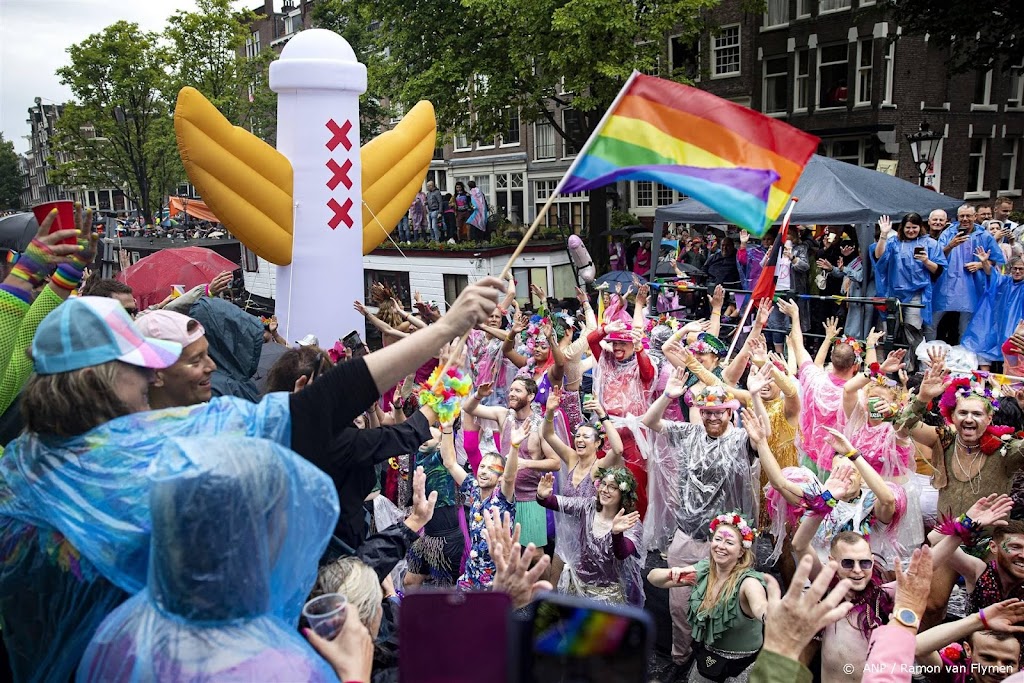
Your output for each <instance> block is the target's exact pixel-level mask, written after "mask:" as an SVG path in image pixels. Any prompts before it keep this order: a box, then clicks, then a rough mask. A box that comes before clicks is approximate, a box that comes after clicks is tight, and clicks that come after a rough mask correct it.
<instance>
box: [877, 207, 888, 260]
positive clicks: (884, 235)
mask: <svg viewBox="0 0 1024 683" xmlns="http://www.w3.org/2000/svg"><path fill="white" fill-rule="evenodd" d="M878 228H879V236H878V242H877V243H876V244H875V260H876V261H877V260H878V259H880V258H882V255H883V254H884V253H885V250H886V248H887V245H888V244H889V236H890V235H891V234H892V219H891V218H889V217H888V216H882V217H880V218H879V219H878Z"/></svg>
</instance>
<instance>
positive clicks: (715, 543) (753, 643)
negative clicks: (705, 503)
mask: <svg viewBox="0 0 1024 683" xmlns="http://www.w3.org/2000/svg"><path fill="white" fill-rule="evenodd" d="M711 534H712V536H711V543H710V545H709V549H708V551H709V552H708V555H709V556H708V559H706V560H701V561H700V562H698V563H697V564H695V565H690V566H686V567H668V568H665V569H654V570H652V571H651V573H650V574H649V575H648V577H647V579H648V580H649V581H650V582H651V583H652V584H654V585H655V586H659V587H662V588H676V587H679V586H684V585H688V586H693V592H692V593H690V613H689V620H690V625H691V626H692V627H693V642H694V665H693V667H692V668H691V669H690V679H689V680H690V683H708V682H711V681H714V682H715V683H725V682H726V681H729V682H733V681H735V682H736V683H745V681H746V680H747V677H748V675H749V673H750V667H751V666H752V665H753V663H754V660H755V659H756V658H757V653H758V651H759V650H760V649H761V644H762V643H763V642H764V614H765V610H766V609H767V607H768V596H767V594H766V593H765V588H764V577H763V576H762V575H761V574H760V572H756V571H754V568H753V567H754V553H753V551H752V550H751V546H752V545H753V542H754V531H753V529H751V527H750V525H749V524H747V522H746V520H744V519H743V517H741V516H740V515H739V514H736V513H730V514H724V515H719V516H718V517H716V518H714V519H713V520H711Z"/></svg>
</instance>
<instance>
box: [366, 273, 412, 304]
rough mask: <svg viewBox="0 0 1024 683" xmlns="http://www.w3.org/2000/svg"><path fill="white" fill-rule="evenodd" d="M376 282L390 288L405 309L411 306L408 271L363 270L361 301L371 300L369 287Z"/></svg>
mask: <svg viewBox="0 0 1024 683" xmlns="http://www.w3.org/2000/svg"><path fill="white" fill-rule="evenodd" d="M377 282H379V283H381V284H382V285H385V286H386V287H388V288H390V289H391V291H392V292H393V293H394V295H395V298H396V299H398V301H399V302H400V303H402V304H403V305H404V306H405V309H406V310H409V309H411V308H412V297H411V296H410V291H409V273H407V272H405V271H401V270H369V269H367V270H364V271H363V301H370V300H372V297H371V296H370V288H371V287H373V285H374V284H375V283H377Z"/></svg>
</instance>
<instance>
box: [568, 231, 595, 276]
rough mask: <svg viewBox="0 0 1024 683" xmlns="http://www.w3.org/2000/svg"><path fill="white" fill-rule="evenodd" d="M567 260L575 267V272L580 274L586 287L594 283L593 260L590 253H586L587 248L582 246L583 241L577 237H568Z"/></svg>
mask: <svg viewBox="0 0 1024 683" xmlns="http://www.w3.org/2000/svg"><path fill="white" fill-rule="evenodd" d="M569 258H571V259H572V263H573V265H574V266H576V271H577V272H578V273H579V274H580V279H581V280H583V281H584V282H586V283H587V284H588V285H589V284H590V283H591V282H593V281H594V278H595V277H596V276H597V270H596V269H595V268H594V259H592V258H590V252H589V251H587V247H586V245H584V244H583V240H581V239H580V236H579V235H569Z"/></svg>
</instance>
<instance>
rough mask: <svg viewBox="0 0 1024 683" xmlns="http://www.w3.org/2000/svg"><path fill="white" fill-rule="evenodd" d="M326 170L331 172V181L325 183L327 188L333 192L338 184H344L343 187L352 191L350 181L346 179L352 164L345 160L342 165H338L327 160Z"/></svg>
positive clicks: (332, 160) (333, 161)
mask: <svg viewBox="0 0 1024 683" xmlns="http://www.w3.org/2000/svg"><path fill="white" fill-rule="evenodd" d="M327 168H328V169H330V171H331V179H330V180H328V181H327V187H329V188H331V190H334V189H335V188H336V187H338V184H339V183H345V187H347V188H348V189H350V190H351V189H352V181H351V180H350V179H349V177H348V172H349V171H350V170H351V169H352V162H351V161H350V160H349V159H345V163H344V164H339V163H338V162H337V161H335V160H334V159H328V160H327Z"/></svg>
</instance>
